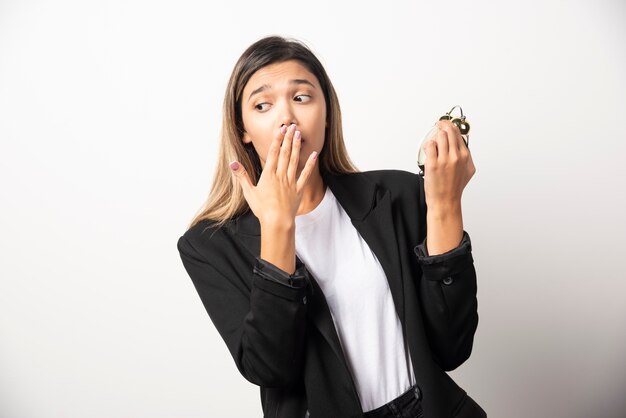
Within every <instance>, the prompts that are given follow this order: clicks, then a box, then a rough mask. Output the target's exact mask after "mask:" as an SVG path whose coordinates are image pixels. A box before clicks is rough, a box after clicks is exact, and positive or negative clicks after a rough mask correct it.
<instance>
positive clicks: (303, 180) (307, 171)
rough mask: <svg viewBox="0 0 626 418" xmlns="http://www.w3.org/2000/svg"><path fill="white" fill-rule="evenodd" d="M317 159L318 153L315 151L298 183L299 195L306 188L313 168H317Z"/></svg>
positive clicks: (307, 161) (310, 156)
mask: <svg viewBox="0 0 626 418" xmlns="http://www.w3.org/2000/svg"><path fill="white" fill-rule="evenodd" d="M317 157H318V155H317V151H313V152H312V153H311V155H309V158H308V159H307V160H306V164H305V165H304V168H303V169H302V172H301V173H300V176H299V177H298V182H297V183H296V191H297V192H298V193H299V192H300V191H301V190H302V189H303V188H304V185H305V184H306V182H307V180H308V179H309V177H310V176H311V173H312V172H313V168H314V167H315V164H317Z"/></svg>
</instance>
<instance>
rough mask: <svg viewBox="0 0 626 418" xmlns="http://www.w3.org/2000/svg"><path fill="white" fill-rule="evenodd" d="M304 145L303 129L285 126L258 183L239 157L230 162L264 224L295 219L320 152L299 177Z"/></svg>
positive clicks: (269, 151) (274, 141)
mask: <svg viewBox="0 0 626 418" xmlns="http://www.w3.org/2000/svg"><path fill="white" fill-rule="evenodd" d="M300 145H301V142H300V132H298V131H296V125H295V124H292V125H291V126H289V128H287V127H285V126H283V127H282V128H281V130H280V132H279V134H277V135H276V137H275V138H274V139H273V140H272V143H271V145H270V148H269V150H268V152H267V159H266V161H265V166H264V167H263V171H262V172H261V176H260V178H259V181H258V182H257V185H256V186H255V185H253V184H252V181H251V180H250V177H249V176H248V173H247V172H246V170H245V168H244V167H243V166H242V165H241V164H239V162H238V161H236V160H235V161H233V162H231V163H230V168H231V170H232V171H233V173H234V174H235V175H236V176H237V179H238V180H239V184H240V185H241V188H242V190H243V195H244V198H245V199H246V201H247V202H248V205H249V206H250V209H251V210H252V212H253V213H254V215H255V216H256V217H257V218H258V219H259V222H260V224H261V225H271V224H284V223H285V222H293V220H294V219H295V216H296V213H297V212H298V208H299V207H300V201H301V200H302V191H303V189H304V186H305V184H306V182H307V180H308V179H309V177H310V175H311V172H312V171H313V167H314V166H315V162H316V160H317V158H316V157H317V153H316V152H313V153H311V155H310V156H309V158H308V160H307V162H306V164H305V166H304V168H303V169H302V172H301V173H300V176H299V177H298V178H296V173H297V169H298V160H299V158H300Z"/></svg>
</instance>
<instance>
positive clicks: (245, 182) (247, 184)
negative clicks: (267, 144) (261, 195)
mask: <svg viewBox="0 0 626 418" xmlns="http://www.w3.org/2000/svg"><path fill="white" fill-rule="evenodd" d="M228 166H229V167H230V170H231V171H232V173H233V175H234V176H235V178H236V179H237V181H238V182H239V184H240V185H241V189H242V191H243V195H244V197H245V198H246V200H248V197H249V196H250V192H251V190H252V188H253V187H254V185H253V184H252V181H251V180H250V177H249V176H248V172H247V171H246V169H245V167H244V166H243V164H240V163H239V161H237V160H235V161H233V162H231V163H230V164H229V165H228Z"/></svg>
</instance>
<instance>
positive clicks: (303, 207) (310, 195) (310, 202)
mask: <svg viewBox="0 0 626 418" xmlns="http://www.w3.org/2000/svg"><path fill="white" fill-rule="evenodd" d="M325 193H326V185H325V184H324V180H323V179H322V176H321V174H320V171H319V166H318V165H316V166H315V169H314V170H313V172H312V173H311V176H310V177H309V179H308V180H307V182H306V185H305V186H304V189H303V191H302V200H301V201H300V207H299V208H298V212H297V213H296V216H298V215H304V214H306V213H309V212H311V211H312V210H313V209H315V208H316V207H317V205H319V204H320V202H321V201H322V199H323V198H324V194H325Z"/></svg>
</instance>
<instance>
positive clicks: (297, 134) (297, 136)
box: [295, 131, 300, 139]
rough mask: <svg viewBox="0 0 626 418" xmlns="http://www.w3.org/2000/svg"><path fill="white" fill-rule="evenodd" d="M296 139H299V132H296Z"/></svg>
mask: <svg viewBox="0 0 626 418" xmlns="http://www.w3.org/2000/svg"><path fill="white" fill-rule="evenodd" d="M295 136H296V139H300V131H296V135H295Z"/></svg>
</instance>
